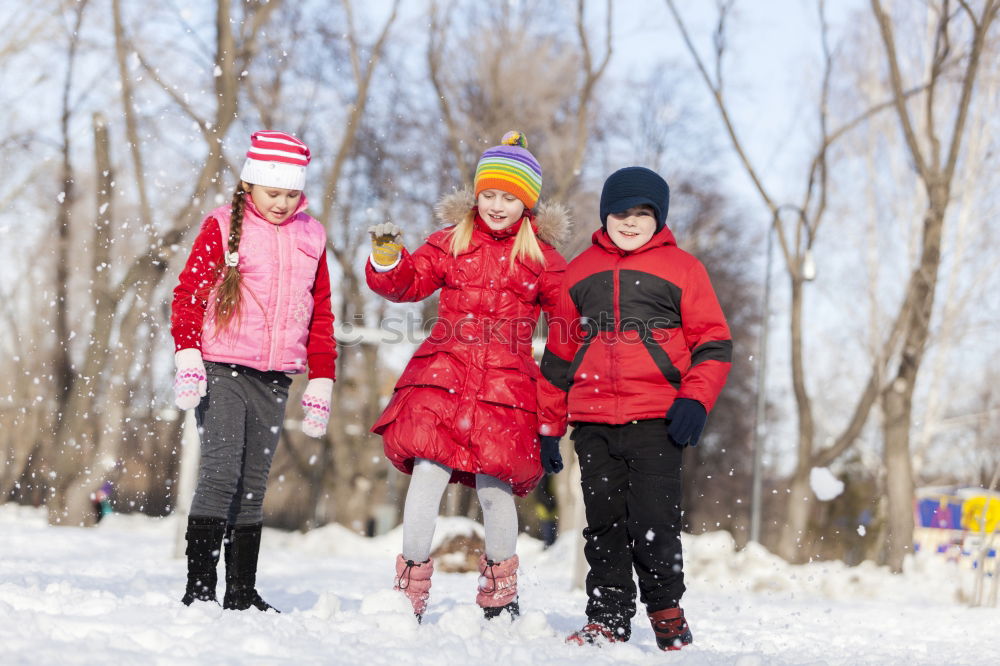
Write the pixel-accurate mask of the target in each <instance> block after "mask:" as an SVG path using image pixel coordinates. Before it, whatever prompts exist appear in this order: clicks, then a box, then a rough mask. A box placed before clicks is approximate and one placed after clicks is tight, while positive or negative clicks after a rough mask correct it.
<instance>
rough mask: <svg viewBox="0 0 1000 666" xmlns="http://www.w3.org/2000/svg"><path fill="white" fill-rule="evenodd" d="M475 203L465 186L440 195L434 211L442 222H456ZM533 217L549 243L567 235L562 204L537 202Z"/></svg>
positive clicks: (567, 217)
mask: <svg viewBox="0 0 1000 666" xmlns="http://www.w3.org/2000/svg"><path fill="white" fill-rule="evenodd" d="M475 205H476V198H475V196H473V194H472V189H471V188H468V187H467V188H464V189H461V190H456V191H455V192H452V193H451V194H446V195H444V196H443V197H441V199H440V200H439V201H438V202H437V204H436V205H435V206H434V213H435V214H436V216H437V218H438V219H439V220H440V221H441V222H443V223H444V224H458V223H459V222H461V221H462V218H463V217H465V214H466V213H468V212H469V209H470V208H472V207H473V206H475ZM533 217H534V222H535V229H536V230H537V231H538V237H539V238H541V239H542V240H543V241H545V242H546V243H548V244H549V245H558V244H560V243H562V242H563V241H565V240H566V238H567V237H568V236H569V230H570V227H571V226H572V222H571V221H570V217H569V210H567V208H566V207H565V206H563V205H562V204H556V203H542V204H539V205H538V207H537V208H536V209H535V212H534V213H533Z"/></svg>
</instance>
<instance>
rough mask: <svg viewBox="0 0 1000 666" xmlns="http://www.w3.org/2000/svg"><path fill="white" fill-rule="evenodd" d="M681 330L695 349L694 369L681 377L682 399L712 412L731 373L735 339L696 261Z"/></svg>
mask: <svg viewBox="0 0 1000 666" xmlns="http://www.w3.org/2000/svg"><path fill="white" fill-rule="evenodd" d="M681 330H682V331H683V333H684V340H685V342H686V343H687V347H688V349H689V350H690V351H691V368H690V369H689V370H688V371H687V372H686V373H685V374H684V377H683V378H682V379H681V388H680V391H678V392H677V397H678V398H692V399H694V400H697V401H698V402H700V403H701V404H703V405H704V406H705V409H706V410H708V411H711V410H712V406H713V405H715V401H716V399H717V398H718V397H719V393H721V392H722V387H723V386H725V384H726V377H728V376H729V368H730V366H731V365H732V360H733V341H732V335H731V334H730V333H729V325H728V324H727V323H726V317H725V315H723V314H722V307H720V306H719V300H718V299H717V298H716V296H715V290H714V289H712V283H711V281H710V280H709V277H708V271H706V270H705V267H704V266H703V265H702V264H701V262H695V263H694V264H693V266H692V267H691V270H690V271H688V275H687V279H686V280H685V284H684V290H683V292H682V295H681Z"/></svg>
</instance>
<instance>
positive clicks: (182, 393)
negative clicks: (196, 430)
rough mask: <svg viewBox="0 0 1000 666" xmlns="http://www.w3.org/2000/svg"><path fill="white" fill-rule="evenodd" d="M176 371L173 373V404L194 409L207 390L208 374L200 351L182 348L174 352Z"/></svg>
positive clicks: (181, 407)
mask: <svg viewBox="0 0 1000 666" xmlns="http://www.w3.org/2000/svg"><path fill="white" fill-rule="evenodd" d="M174 363H175V364H176V365H177V373H176V374H175V375H174V404H175V405H177V407H178V408H180V409H194V408H195V407H197V406H198V403H199V402H201V399H202V398H203V397H204V396H205V394H206V393H207V392H208V376H207V375H206V374H205V364H204V363H203V362H202V360H201V352H200V351H199V350H197V349H194V348H191V349H182V350H180V351H179V352H177V353H176V354H174Z"/></svg>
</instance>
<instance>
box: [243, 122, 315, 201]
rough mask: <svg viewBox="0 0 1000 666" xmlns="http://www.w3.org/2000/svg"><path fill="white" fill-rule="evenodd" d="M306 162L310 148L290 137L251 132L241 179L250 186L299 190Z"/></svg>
mask: <svg viewBox="0 0 1000 666" xmlns="http://www.w3.org/2000/svg"><path fill="white" fill-rule="evenodd" d="M309 159H310V155H309V148H308V147H307V146H306V144H304V143H302V142H301V141H299V140H298V139H296V138H295V137H294V136H292V135H291V134H285V133H284V132H267V131H260V132H254V133H253V134H251V135H250V150H248V151H247V161H246V162H244V163H243V170H242V171H241V172H240V180H242V181H243V182H246V183H250V184H251V185H262V186H264V187H280V188H282V189H285V190H302V189H303V188H304V187H305V184H306V166H307V165H308V164H309Z"/></svg>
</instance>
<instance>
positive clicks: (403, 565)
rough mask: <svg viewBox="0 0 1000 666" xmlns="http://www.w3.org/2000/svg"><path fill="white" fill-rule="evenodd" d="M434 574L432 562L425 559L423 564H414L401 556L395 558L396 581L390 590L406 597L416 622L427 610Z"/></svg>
mask: <svg viewBox="0 0 1000 666" xmlns="http://www.w3.org/2000/svg"><path fill="white" fill-rule="evenodd" d="M433 573H434V562H433V561H432V560H431V559H429V558H428V559H427V560H426V561H424V562H414V561H413V560H407V559H404V558H403V555H402V554H399V555H397V556H396V579H395V581H394V582H393V586H392V589H394V590H399V591H400V592H402V593H403V594H405V595H406V598H407V599H409V600H410V603H411V604H413V614H414V615H416V616H417V622H420V620H421V619H422V618H423V616H424V611H425V610H427V598H428V597H429V596H430V592H431V574H433Z"/></svg>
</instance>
